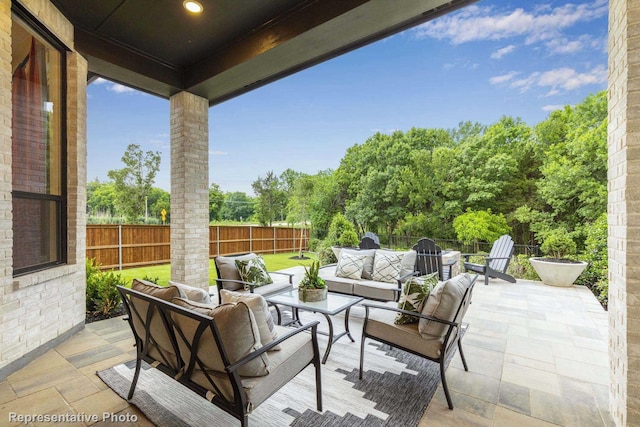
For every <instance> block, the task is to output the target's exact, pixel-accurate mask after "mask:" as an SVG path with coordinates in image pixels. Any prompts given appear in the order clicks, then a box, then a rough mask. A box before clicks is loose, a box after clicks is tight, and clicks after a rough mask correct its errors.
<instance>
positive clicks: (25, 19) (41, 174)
mask: <svg viewBox="0 0 640 427" xmlns="http://www.w3.org/2000/svg"><path fill="white" fill-rule="evenodd" d="M12 11H13V14H12V27H11V36H12V46H11V50H12V64H11V65H12V121H11V129H12V149H11V154H12V168H11V169H12V183H13V184H12V200H13V274H14V276H18V275H21V274H25V273H29V272H32V271H37V270H42V269H45V268H50V267H53V266H56V265H59V264H63V263H65V262H66V248H67V242H66V173H65V172H66V161H65V159H66V135H65V132H64V123H65V107H64V106H65V98H64V96H65V90H64V89H65V82H66V75H65V74H66V70H65V62H64V60H63V59H64V57H65V54H64V52H65V51H64V48H63V47H62V46H61V45H60V44H58V42H57V41H56V40H53V39H52V38H51V37H50V36H48V35H47V34H46V33H45V32H44V31H41V29H40V28H38V27H37V26H36V25H33V23H35V21H34V20H33V19H32V18H31V17H29V16H28V15H27V14H26V12H25V11H24V10H22V9H20V8H18V7H17V6H16V4H14V7H13V9H12Z"/></svg>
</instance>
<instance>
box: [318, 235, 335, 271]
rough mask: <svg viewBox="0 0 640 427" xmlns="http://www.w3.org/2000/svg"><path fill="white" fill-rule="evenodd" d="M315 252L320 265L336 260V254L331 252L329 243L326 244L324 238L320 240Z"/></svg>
mask: <svg viewBox="0 0 640 427" xmlns="http://www.w3.org/2000/svg"><path fill="white" fill-rule="evenodd" d="M316 253H317V254H318V259H319V260H320V263H321V264H322V265H327V264H333V263H335V262H338V259H337V258H336V255H335V254H334V253H333V249H331V245H329V244H328V242H327V240H326V239H325V240H321V241H320V243H319V244H318V247H317V249H316Z"/></svg>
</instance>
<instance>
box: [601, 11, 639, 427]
mask: <svg viewBox="0 0 640 427" xmlns="http://www.w3.org/2000/svg"><path fill="white" fill-rule="evenodd" d="M608 96H609V130H608V133H609V137H608V146H609V164H608V168H609V188H608V190H609V202H608V203H609V204H608V212H609V242H608V246H609V357H610V390H609V396H610V409H611V414H612V417H613V419H614V421H615V423H616V424H617V425H620V426H623V425H640V267H638V260H639V259H640V215H638V211H639V210H640V109H639V108H638V107H640V2H639V1H636V0H631V1H627V0H611V2H610V4H609V95H608Z"/></svg>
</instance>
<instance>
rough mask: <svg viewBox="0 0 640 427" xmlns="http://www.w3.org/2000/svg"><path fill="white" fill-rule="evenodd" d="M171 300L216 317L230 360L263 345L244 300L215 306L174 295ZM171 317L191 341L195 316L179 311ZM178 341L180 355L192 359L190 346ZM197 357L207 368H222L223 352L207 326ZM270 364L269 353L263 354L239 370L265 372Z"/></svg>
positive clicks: (217, 369) (222, 369) (262, 373)
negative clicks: (184, 314)
mask: <svg viewBox="0 0 640 427" xmlns="http://www.w3.org/2000/svg"><path fill="white" fill-rule="evenodd" d="M172 302H173V303H174V304H176V305H179V306H180V307H184V308H187V309H189V310H192V311H195V312H196V313H200V314H204V315H205V316H209V317H212V318H213V319H214V320H215V323H216V326H217V328H218V331H219V332H220V336H221V338H222V344H223V345H224V348H225V350H226V351H227V357H228V358H229V361H230V363H231V364H233V363H235V362H237V361H238V360H240V359H242V358H243V357H245V356H246V355H248V354H249V353H251V352H252V351H254V350H257V349H259V348H260V347H262V344H261V342H260V332H259V329H258V325H257V323H256V319H255V317H254V316H253V312H252V311H251V309H250V308H249V306H247V305H246V304H245V303H243V302H239V303H229V304H221V305H219V306H217V307H214V308H210V307H207V306H204V305H201V304H194V303H193V302H191V301H188V300H185V299H183V298H174V299H173V301H172ZM174 321H175V322H176V323H177V324H178V326H179V327H180V329H181V330H182V331H183V332H184V333H185V334H187V338H189V340H190V341H193V337H194V336H195V333H196V328H197V327H198V325H199V322H198V321H197V320H196V319H191V318H188V317H185V316H179V315H174ZM178 345H179V346H180V354H181V356H182V359H183V361H184V363H185V365H188V363H189V360H190V359H191V349H190V348H188V347H187V346H186V345H185V344H184V342H183V341H181V340H178ZM198 358H199V359H200V360H201V361H202V362H203V364H204V365H205V367H207V368H208V369H210V370H212V371H220V372H223V373H224V372H225V369H224V362H223V360H222V356H221V354H220V351H219V349H218V346H217V345H216V343H215V339H214V337H213V334H212V333H211V330H209V329H207V330H205V332H204V334H203V339H202V341H201V344H200V348H199V350H198ZM269 365H270V360H269V357H268V356H267V355H266V354H263V355H261V356H259V357H257V358H255V359H254V360H252V361H251V362H249V363H247V364H246V365H244V366H242V367H241V368H240V370H239V374H240V375H243V376H262V375H267V374H268V373H269V370H270V368H269ZM195 369H196V370H198V369H200V367H199V366H197V367H196V368H195ZM225 375H226V374H225Z"/></svg>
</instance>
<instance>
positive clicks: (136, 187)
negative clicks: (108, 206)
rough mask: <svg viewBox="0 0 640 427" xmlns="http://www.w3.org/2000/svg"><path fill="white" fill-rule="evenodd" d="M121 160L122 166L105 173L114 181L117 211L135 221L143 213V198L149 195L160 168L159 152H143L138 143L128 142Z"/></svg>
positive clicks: (144, 203) (144, 204)
mask: <svg viewBox="0 0 640 427" xmlns="http://www.w3.org/2000/svg"><path fill="white" fill-rule="evenodd" d="M122 162H123V163H124V165H125V167H124V168H122V169H114V170H110V171H109V172H108V173H107V175H108V176H109V178H111V179H112V180H113V181H114V188H115V194H116V200H115V205H116V207H117V209H118V211H119V212H120V213H121V214H122V215H124V216H125V217H126V218H127V220H128V221H135V220H137V219H138V218H140V217H141V216H142V215H144V211H145V206H146V202H145V198H146V197H148V196H149V193H150V192H151V188H152V186H153V183H154V180H155V177H156V174H157V173H158V169H160V153H159V152H157V151H156V152H153V151H147V152H146V153H143V152H142V149H141V148H140V146H139V145H137V144H129V146H128V147H127V150H126V151H125V153H124V155H123V156H122Z"/></svg>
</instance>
